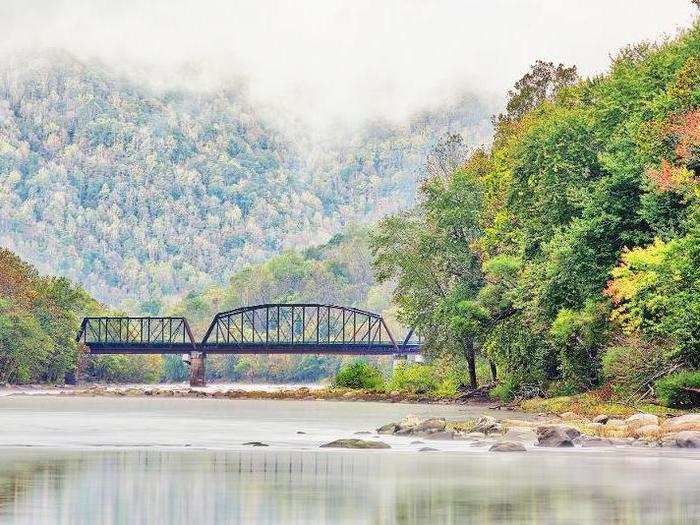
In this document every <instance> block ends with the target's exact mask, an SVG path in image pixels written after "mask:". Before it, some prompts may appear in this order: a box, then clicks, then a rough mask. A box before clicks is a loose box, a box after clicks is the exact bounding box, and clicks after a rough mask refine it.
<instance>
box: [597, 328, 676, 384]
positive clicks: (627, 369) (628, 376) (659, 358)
mask: <svg viewBox="0 0 700 525" xmlns="http://www.w3.org/2000/svg"><path fill="white" fill-rule="evenodd" d="M666 355H667V353H666V351H665V348H664V346H663V345H660V344H654V343H648V342H645V341H642V340H641V339H637V338H629V339H627V340H625V341H623V344H621V345H618V346H613V347H610V348H608V349H607V350H606V351H605V353H604V354H603V363H602V364H603V375H604V376H605V379H607V380H609V381H610V382H611V383H612V386H613V389H614V390H615V393H617V394H621V395H626V396H629V395H634V394H635V393H641V391H642V390H643V389H644V388H645V387H646V386H647V385H649V383H650V381H651V380H652V378H653V377H654V375H655V374H658V372H659V371H660V370H662V369H663V368H664V366H666V364H667V358H666Z"/></svg>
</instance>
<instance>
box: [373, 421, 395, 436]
mask: <svg viewBox="0 0 700 525" xmlns="http://www.w3.org/2000/svg"><path fill="white" fill-rule="evenodd" d="M398 429H399V425H397V424H396V423H387V424H386V425H382V426H381V427H379V428H378V429H377V432H378V433H379V434H393V433H395V432H396V431H397V430H398Z"/></svg>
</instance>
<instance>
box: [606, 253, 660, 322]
mask: <svg viewBox="0 0 700 525" xmlns="http://www.w3.org/2000/svg"><path fill="white" fill-rule="evenodd" d="M668 253H669V246H668V244H667V243H665V242H663V241H662V240H660V239H656V240H655V241H654V243H653V244H652V245H650V246H647V247H646V248H634V249H633V250H625V251H624V252H623V253H622V256H621V262H620V264H619V265H618V266H617V267H616V268H614V269H613V270H612V272H611V275H612V279H611V280H610V281H609V282H608V285H607V287H606V288H605V290H604V292H603V293H604V295H606V296H608V297H610V298H611V299H612V302H613V304H614V305H615V308H614V309H613V311H612V313H611V315H610V319H611V320H612V321H617V322H618V323H620V325H621V326H622V327H623V330H625V332H627V333H630V332H632V331H634V330H637V329H638V328H639V327H640V325H641V322H642V317H641V315H640V312H639V311H638V307H637V306H636V303H635V299H636V298H637V297H638V296H639V295H640V294H641V293H642V292H645V291H648V290H651V289H653V288H655V287H656V286H657V285H658V284H659V281H660V278H661V277H660V275H659V271H658V270H659V268H660V266H661V265H662V264H664V261H665V259H666V257H667V256H668ZM645 307H647V308H653V307H654V304H653V298H652V301H651V302H649V301H647V302H646V304H645Z"/></svg>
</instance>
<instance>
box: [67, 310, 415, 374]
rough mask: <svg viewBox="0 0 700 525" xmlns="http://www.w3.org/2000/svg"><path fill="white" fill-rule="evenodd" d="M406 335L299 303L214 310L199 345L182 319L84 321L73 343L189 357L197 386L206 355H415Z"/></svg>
mask: <svg viewBox="0 0 700 525" xmlns="http://www.w3.org/2000/svg"><path fill="white" fill-rule="evenodd" d="M412 336H413V331H410V332H409V333H408V335H407V336H406V338H405V339H404V340H403V341H402V342H399V343H397V341H396V339H395V338H394V336H393V335H392V333H391V331H390V330H389V327H388V326H387V324H386V322H385V321H384V319H383V318H382V317H381V316H380V315H378V314H376V313H373V312H368V311H366V310H360V309H358V308H350V307H347V306H337V305H330V304H316V303H304V304H261V305H256V306H246V307H242V308H237V309H235V310H230V311H227V312H220V313H218V314H216V315H215V316H214V319H213V320H212V322H211V324H210V325H209V328H208V329H207V331H206V333H205V335H204V338H203V339H202V341H200V342H198V341H196V340H195V338H194V335H193V333H192V330H191V329H190V325H189V323H188V322H187V319H185V318H184V317H86V318H84V319H83V322H82V323H81V325H80V330H79V332H78V335H77V337H76V340H77V341H78V342H80V343H83V344H84V345H85V347H86V348H87V349H88V352H89V353H91V354H189V356H190V360H191V364H192V366H191V375H192V376H194V377H195V378H194V379H192V380H191V383H192V384H193V385H198V384H203V382H204V357H205V356H206V354H346V355H409V354H418V353H419V352H420V341H418V340H416V339H412ZM199 368H201V371H200V370H199ZM199 376H201V377H199Z"/></svg>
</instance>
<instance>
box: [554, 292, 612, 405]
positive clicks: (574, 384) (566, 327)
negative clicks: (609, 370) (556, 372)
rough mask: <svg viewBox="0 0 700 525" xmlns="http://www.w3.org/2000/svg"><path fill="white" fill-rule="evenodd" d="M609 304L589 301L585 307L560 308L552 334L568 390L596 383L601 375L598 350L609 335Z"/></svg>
mask: <svg viewBox="0 0 700 525" xmlns="http://www.w3.org/2000/svg"><path fill="white" fill-rule="evenodd" d="M608 314H609V312H608V307H607V305H606V304H604V303H594V302H592V301H589V302H587V303H586V306H585V307H584V308H583V309H582V310H581V311H573V310H568V309H562V310H560V311H559V312H558V314H557V317H556V319H555V320H554V323H552V328H551V330H550V335H551V336H552V340H553V342H554V345H555V347H556V348H557V350H558V351H559V360H560V368H561V373H562V377H563V380H564V381H563V383H562V386H563V387H564V390H566V391H567V393H568V394H573V393H576V392H578V391H581V390H586V389H589V388H591V387H592V386H594V385H596V384H597V383H598V381H599V375H600V358H599V357H598V354H599V352H600V350H601V348H603V346H604V343H605V340H606V338H607V334H608V330H607V319H608Z"/></svg>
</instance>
